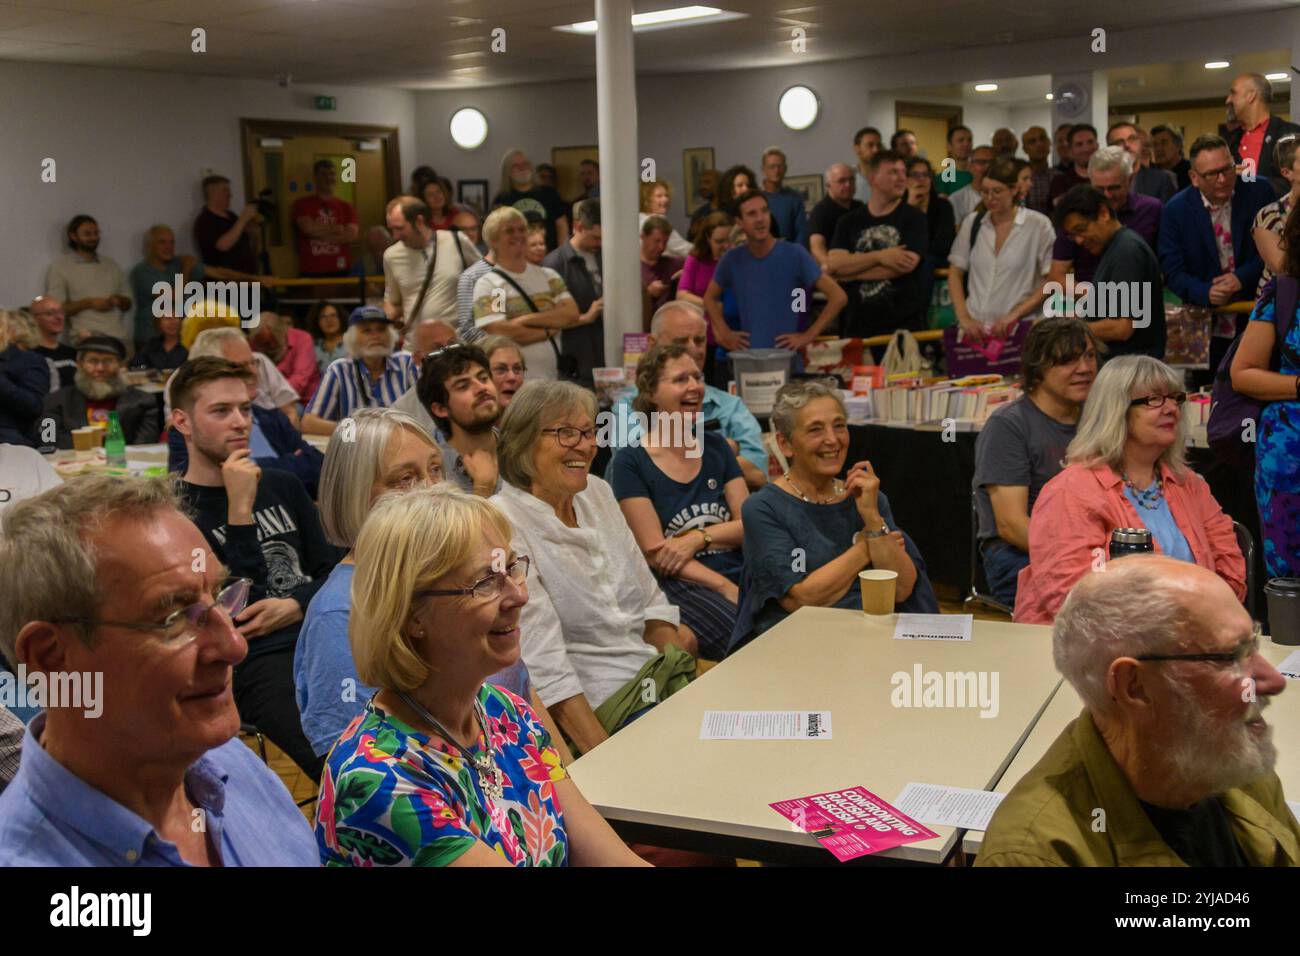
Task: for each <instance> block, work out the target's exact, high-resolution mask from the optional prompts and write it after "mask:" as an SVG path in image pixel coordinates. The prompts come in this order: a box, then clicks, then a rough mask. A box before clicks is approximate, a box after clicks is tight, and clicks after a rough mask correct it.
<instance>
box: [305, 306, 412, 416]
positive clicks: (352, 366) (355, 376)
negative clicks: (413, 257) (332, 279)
mask: <svg viewBox="0 0 1300 956" xmlns="http://www.w3.org/2000/svg"><path fill="white" fill-rule="evenodd" d="M395 321H396V320H395V319H393V318H391V317H390V316H389V314H388V313H387V312H385V310H384V309H381V308H379V307H378V306H374V305H361V306H358V307H357V308H355V309H353V310H352V314H351V315H350V316H348V330H347V332H345V333H344V335H343V344H344V345H346V346H347V350H348V355H349V357H348V358H341V359H335V360H334V361H333V362H332V363H331V364H330V366H329V368H327V369H325V374H324V375H323V376H321V381H320V387H319V388H318V389H316V394H315V396H313V398H312V400H311V404H310V405H308V406H307V409H306V411H305V412H304V413H303V416H302V430H303V433H304V434H308V435H332V434H334V429H336V428H338V423H339V422H341V421H342V420H343V419H345V418H347V417H348V416H349V415H351V414H352V411H353V409H357V408H388V407H389V406H390V405H392V404H393V403H394V402H395V401H397V400H398V399H399V398H401V397H402V395H403V394H404V393H405V392H406V391H407V390H408V389H410V388H411V387H412V386H413V385H415V380H416V371H415V362H414V361H413V360H412V359H411V354H410V353H409V352H398V351H397V341H398V334H397V329H396V328H394V322H395Z"/></svg>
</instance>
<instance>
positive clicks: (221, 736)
mask: <svg viewBox="0 0 1300 956" xmlns="http://www.w3.org/2000/svg"><path fill="white" fill-rule="evenodd" d="M141 542H148V547H141ZM0 566H3V567H5V568H7V569H9V570H8V571H7V572H6V573H5V574H4V575H0V645H2V646H3V651H4V655H5V656H6V657H8V658H10V659H11V660H16V661H19V662H21V664H22V665H23V666H24V667H25V668H26V671H27V674H28V675H29V678H30V677H32V676H33V675H39V677H40V678H43V679H44V680H43V681H39V682H38V683H39V684H42V685H43V686H45V687H46V688H47V689H48V691H49V693H48V694H47V695H46V699H45V700H44V701H43V704H44V708H45V709H44V712H43V713H42V714H40V715H38V716H37V717H35V718H34V719H33V720H32V722H31V723H30V724H29V725H28V727H27V731H26V734H25V736H24V738H23V747H22V758H21V762H20V764H19V768H18V774H17V776H15V777H14V779H13V782H12V783H10V784H9V786H8V787H6V788H5V790H4V792H3V794H0V866H316V865H318V864H319V857H318V855H317V851H316V841H315V839H314V838H313V836H312V832H311V828H310V827H308V826H307V822H306V820H304V819H303V816H302V813H301V812H300V811H299V810H298V808H297V807H296V806H294V802H293V798H292V797H291V796H290V795H289V792H288V791H287V790H286V789H285V788H284V785H283V784H282V783H281V782H280V780H279V778H277V777H276V775H275V774H274V773H273V772H272V771H271V770H270V769H269V768H268V767H266V766H265V765H264V764H263V763H262V762H261V761H260V760H259V759H258V758H257V756H256V755H255V754H254V753H253V752H252V751H251V750H250V749H249V748H248V747H247V745H245V744H244V743H243V742H242V741H240V740H238V739H237V737H236V734H237V733H238V731H239V723H240V721H239V711H238V710H237V709H236V707H235V700H234V696H233V692H232V674H233V670H234V665H235V664H237V663H239V661H240V660H241V659H242V658H243V657H244V655H245V654H247V653H248V641H247V640H246V639H245V637H244V636H243V634H241V633H240V626H239V625H237V624H236V623H235V619H238V618H239V617H240V616H241V615H242V614H243V612H244V608H245V604H246V602H247V599H248V584H247V582H246V581H240V582H236V583H234V584H230V583H227V582H226V581H225V575H226V569H225V568H224V567H223V566H222V563H221V562H220V561H219V560H217V558H216V556H215V555H214V554H213V553H212V551H211V550H210V549H209V548H208V546H207V543H206V542H205V541H204V538H203V535H202V534H201V533H200V532H199V529H198V528H196V527H195V526H194V524H193V522H191V521H190V520H189V519H188V518H186V517H185V516H184V515H183V514H182V513H181V512H180V510H179V509H178V507H177V501H176V497H175V492H174V490H173V489H172V487H171V485H170V484H169V482H168V481H167V480H166V479H160V478H133V477H119V476H92V477H88V478H81V479H78V480H77V481H73V482H68V483H67V484H64V485H61V486H59V487H58V488H53V489H51V490H49V491H47V492H44V493H43V494H40V495H37V496H36V497H34V498H28V499H27V500H26V501H22V502H19V503H18V504H17V505H14V506H13V507H12V508H10V509H9V510H8V511H7V512H6V513H5V516H4V534H3V535H2V536H0ZM72 568H85V569H87V571H89V572H90V573H89V574H85V575H82V574H72V573H69V569H72Z"/></svg>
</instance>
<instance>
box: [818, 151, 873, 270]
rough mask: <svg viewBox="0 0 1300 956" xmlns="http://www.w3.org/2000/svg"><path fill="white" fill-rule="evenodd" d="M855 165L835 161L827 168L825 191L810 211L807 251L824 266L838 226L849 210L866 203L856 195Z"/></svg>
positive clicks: (859, 207) (851, 210)
mask: <svg viewBox="0 0 1300 956" xmlns="http://www.w3.org/2000/svg"><path fill="white" fill-rule="evenodd" d="M854 182H855V180H854V178H853V167H852V166H850V165H849V164H848V163H832V164H831V166H830V168H829V169H827V170H826V195H825V196H824V197H823V198H822V199H821V200H820V201H818V203H817V205H815V206H813V208H812V212H811V213H809V214H808V251H809V252H811V253H812V255H813V258H814V259H816V260H817V264H818V265H819V266H821V267H822V268H823V269H825V268H826V264H827V262H828V259H827V255H828V252H829V249H830V244H831V240H832V239H833V238H835V226H836V225H837V224H838V223H839V221H840V218H841V217H842V216H843V215H844V214H845V213H846V212H853V210H855V209H861V208H862V206H863V205H864V203H863V202H862V200H861V199H854V198H853V185H854Z"/></svg>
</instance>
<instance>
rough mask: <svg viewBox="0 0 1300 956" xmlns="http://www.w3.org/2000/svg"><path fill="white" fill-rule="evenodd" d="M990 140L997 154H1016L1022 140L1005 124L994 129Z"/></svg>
mask: <svg viewBox="0 0 1300 956" xmlns="http://www.w3.org/2000/svg"><path fill="white" fill-rule="evenodd" d="M990 142H991V143H992V145H993V153H994V155H995V156H1014V155H1016V150H1018V149H1019V148H1020V140H1018V139H1016V134H1015V133H1013V132H1012V131H1011V130H1009V129H1007V128H1006V127H1005V126H1003V127H1002V128H1001V129H997V130H994V131H993V138H992V139H991V140H990Z"/></svg>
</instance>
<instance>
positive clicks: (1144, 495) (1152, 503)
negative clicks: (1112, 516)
mask: <svg viewBox="0 0 1300 956" xmlns="http://www.w3.org/2000/svg"><path fill="white" fill-rule="evenodd" d="M1120 477H1121V478H1123V479H1124V485H1125V487H1127V488H1128V490H1129V491H1130V492H1132V493H1133V500H1134V501H1136V502H1137V503H1138V506H1139V507H1141V508H1145V509H1146V510H1147V511H1155V510H1156V509H1157V508H1159V507H1160V499H1161V498H1163V497H1164V496H1165V482H1164V479H1163V478H1161V477H1160V472H1159V471H1157V472H1156V480H1155V481H1154V482H1153V483H1152V485H1151V487H1150V488H1139V487H1137V486H1136V485H1135V484H1133V480H1132V479H1131V478H1129V476H1128V473H1127V472H1120Z"/></svg>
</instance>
